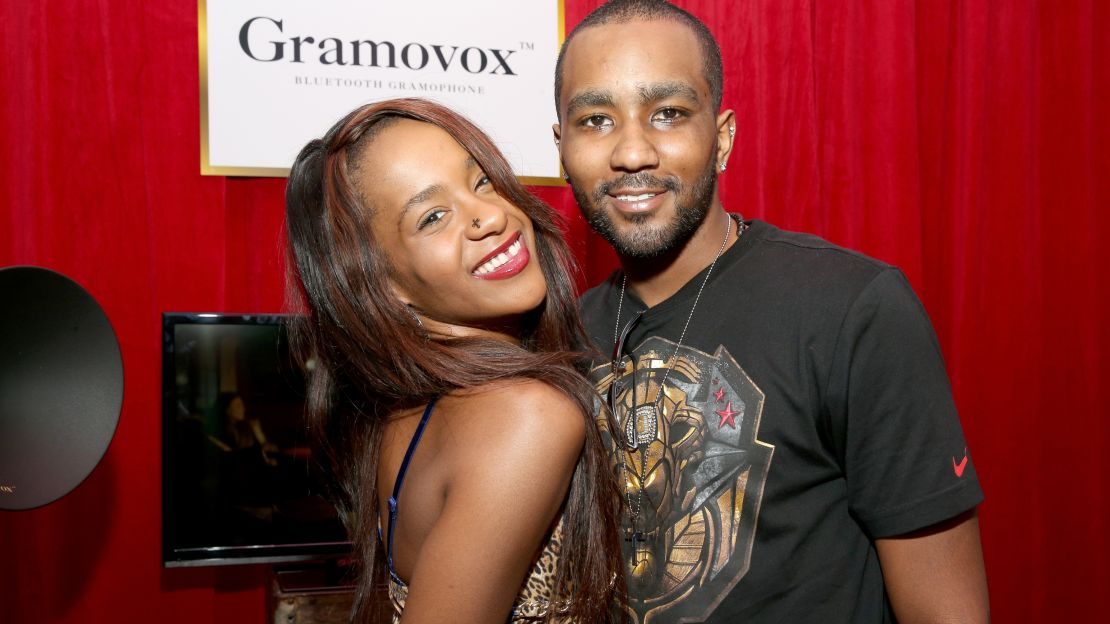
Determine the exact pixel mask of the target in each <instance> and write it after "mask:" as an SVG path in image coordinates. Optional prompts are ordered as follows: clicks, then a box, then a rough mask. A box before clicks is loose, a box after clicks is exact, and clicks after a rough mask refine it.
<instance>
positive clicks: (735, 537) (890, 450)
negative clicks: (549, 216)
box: [581, 221, 982, 624]
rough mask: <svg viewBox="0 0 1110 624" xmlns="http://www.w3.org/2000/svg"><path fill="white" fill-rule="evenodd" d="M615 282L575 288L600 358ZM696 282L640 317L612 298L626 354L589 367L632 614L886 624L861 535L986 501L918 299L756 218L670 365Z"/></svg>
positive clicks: (869, 543) (891, 271)
mask: <svg viewBox="0 0 1110 624" xmlns="http://www.w3.org/2000/svg"><path fill="white" fill-rule="evenodd" d="M621 277H622V275H621V273H620V272H619V271H618V272H617V273H614V274H613V276H611V277H610V278H609V279H608V280H607V281H605V282H604V283H602V284H601V285H599V286H597V287H595V288H593V289H591V290H590V291H588V292H587V293H585V294H584V295H583V296H582V299H581V306H582V312H583V316H584V317H585V320H586V326H587V329H588V331H589V334H590V336H591V338H592V340H593V341H594V343H595V345H596V346H597V347H598V349H599V351H601V352H602V353H605V354H608V353H610V352H611V351H612V348H613V345H614V333H615V326H616V324H617V319H616V315H617V307H618V299H619V295H620V286H621ZM703 277H704V271H703V272H702V273H701V274H699V275H697V276H695V277H694V278H693V279H691V280H690V282H689V283H687V284H686V285H685V286H684V287H683V288H682V289H680V290H679V291H678V292H677V293H675V295H673V296H672V297H671V298H669V299H667V300H666V301H663V302H661V303H659V304H658V305H656V306H655V307H653V308H651V309H646V308H645V306H644V304H643V303H642V302H641V301H640V300H639V299H637V298H636V297H635V295H633V294H632V293H631V292H627V293H626V294H625V296H624V302H623V305H622V306H621V307H622V310H621V320H620V324H621V325H622V326H623V325H624V324H625V323H627V322H628V321H629V320H630V319H632V318H633V317H635V316H636V315H637V313H639V312H641V311H644V312H643V316H642V317H641V318H640V319H639V321H638V322H637V323H636V325H635V326H634V327H633V329H632V330H631V332H630V333H629V334H628V338H627V340H626V342H625V350H624V353H625V355H626V357H625V358H624V359H623V360H622V361H621V368H620V370H619V371H618V372H617V373H616V374H614V372H613V368H612V367H611V365H610V363H609V362H599V363H598V365H597V366H596V367H595V368H594V370H593V373H592V377H593V379H594V381H595V383H596V384H597V386H598V389H599V391H600V392H601V393H602V396H603V397H605V396H608V390H609V386H610V383H611V382H612V381H613V380H614V379H616V380H617V384H616V386H615V388H614V392H613V395H612V396H613V399H612V400H613V402H614V404H615V405H616V406H617V407H616V413H617V416H618V419H619V426H620V428H621V432H620V433H618V434H617V435H615V436H614V435H611V434H609V435H607V440H608V442H609V444H610V447H611V451H612V457H613V458H614V470H616V471H617V473H618V475H619V476H620V477H621V482H622V483H625V484H626V488H625V492H626V501H625V503H626V504H625V512H626V513H625V515H626V516H632V515H635V516H636V519H637V520H636V523H635V527H633V526H632V523H631V521H630V520H629V519H628V518H626V522H625V525H626V540H625V542H624V543H625V547H626V553H625V554H626V558H628V560H629V561H633V560H634V563H635V565H636V567H635V568H634V569H631V568H630V569H629V571H628V580H629V593H630V596H631V598H632V608H633V610H634V611H635V612H636V618H635V619H634V621H637V622H657V623H666V622H790V623H799V622H820V623H822V624H825V623H830V622H853V623H854V622H886V621H891V620H892V619H893V616H892V614H891V611H890V605H889V601H888V600H887V598H886V593H885V590H884V587H883V579H882V572H881V570H880V568H879V561H878V557H877V554H876V551H875V547H874V539H875V538H882V537H890V536H895V535H900V534H904V533H908V532H910V531H914V530H916V529H920V528H924V527H926V526H929V525H932V524H935V523H937V522H940V521H943V520H946V519H949V518H952V517H954V516H957V515H959V514H960V513H962V512H964V511H967V510H969V509H971V508H973V507H974V506H975V505H976V504H978V503H979V501H980V500H981V499H982V492H981V490H980V488H979V484H978V480H977V478H976V475H975V468H974V466H973V465H972V464H971V462H970V459H968V454H967V447H966V443H965V442H964V437H963V433H962V431H961V428H960V423H959V418H958V416H957V414H956V410H955V407H954V405H953V401H952V396H951V390H950V388H949V384H948V379H947V375H946V373H945V369H944V363H943V361H942V359H941V354H940V349H939V346H938V344H937V341H936V337H935V335H934V334H933V330H932V326H931V325H930V323H929V320H928V318H927V316H926V314H925V311H924V309H923V308H922V306H921V304H920V302H919V301H918V299H917V297H916V296H915V295H914V294H913V291H912V290H911V288H910V286H909V284H908V283H907V281H906V279H905V277H904V276H903V275H902V273H901V272H900V271H898V270H897V269H896V268H894V267H891V266H889V265H886V264H883V263H881V262H879V261H876V260H873V259H870V258H867V257H865V256H863V255H861V254H858V253H855V252H852V251H848V250H846V249H843V248H840V247H837V246H835V245H832V244H830V243H828V242H826V241H824V240H821V239H819V238H817V237H814V236H809V235H804V234H797V233H792V232H786V231H783V230H780V229H778V228H776V227H774V226H772V225H769V224H767V223H764V222H760V221H753V222H752V223H751V227H750V228H749V229H748V230H747V231H746V232H745V233H744V234H743V235H742V236H741V238H740V240H739V241H737V242H736V243H735V244H734V245H733V246H732V247H731V248H729V249H728V250H727V251H726V252H725V253H724V254H723V255H722V256H721V258H720V259H719V261H718V262H717V265H716V267H715V268H714V269H713V273H712V275H711V277H710V279H709V281H708V283H707V284H706V287H705V290H704V292H703V293H702V295H701V298H700V301H699V303H698V305H697V309H696V310H695V312H694V314H693V317H692V319H691V320H690V323H689V329H688V330H687V333H686V336H685V339H684V340H683V342H682V345H681V348H679V349H678V352H677V360H676V361H675V364H674V366H673V368H672V370H671V372H670V373H669V374H668V373H667V372H666V371H667V369H668V368H669V367H670V364H671V361H672V358H673V357H674V355H675V349H676V343H677V341H678V339H679V335H680V333H681V332H682V327H683V325H684V324H685V323H686V320H687V316H688V315H689V313H690V309H691V306H692V304H693V303H694V299H695V296H696V295H697V292H698V288H699V286H700V285H701V283H702V279H703ZM628 354H634V356H635V362H636V363H637V364H636V367H635V372H634V373H633V370H632V365H631V359H630V358H629V357H627V356H628ZM664 379H665V384H664V387H665V392H664V396H663V397H662V398H661V399H660V398H659V384H660V383H661V382H663V381H664ZM653 404H657V405H658V406H659V408H661V413H659V414H658V415H657V413H656V410H654V409H652V405H653ZM636 408H639V409H636ZM630 414H635V415H636V418H635V419H630V418H629V415H630ZM599 422H602V426H603V428H604V429H606V431H608V428H607V427H605V425H604V422H603V421H601V420H599ZM626 439H628V440H634V439H639V441H640V442H641V444H644V445H646V448H647V453H646V454H645V453H640V452H631V453H629V452H618V451H617V449H618V444H619V443H620V442H619V441H620V440H626ZM622 457H623V461H621V459H620V458H622ZM641 483H644V484H645V485H644V487H643V488H641V487H640V484H641ZM634 532H635V533H638V534H639V537H642V538H643V539H633V538H632V535H633V533H634ZM634 550H635V552H634Z"/></svg>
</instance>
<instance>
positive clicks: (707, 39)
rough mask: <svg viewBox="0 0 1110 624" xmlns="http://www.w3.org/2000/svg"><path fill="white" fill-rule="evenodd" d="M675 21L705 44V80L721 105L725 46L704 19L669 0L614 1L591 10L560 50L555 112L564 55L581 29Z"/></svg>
mask: <svg viewBox="0 0 1110 624" xmlns="http://www.w3.org/2000/svg"><path fill="white" fill-rule="evenodd" d="M652 20H671V21H675V22H678V23H680V24H685V25H686V26H689V27H690V30H692V31H694V35H695V36H696V37H697V38H698V43H700V44H701V56H702V68H703V70H704V71H705V80H706V82H708V83H709V94H710V95H711V96H712V97H713V106H714V108H720V107H721V92H722V90H723V88H724V71H723V69H722V68H721V48H720V47H719V46H718V45H717V40H716V39H714V38H713V33H712V32H710V31H709V27H708V26H706V25H705V24H704V23H703V22H702V21H701V20H699V19H698V18H696V17H694V16H693V15H691V14H690V13H688V12H687V11H685V10H683V9H680V8H678V7H676V6H675V5H673V4H671V3H670V2H667V1H666V0H610V1H609V2H606V3H605V4H603V5H601V6H599V7H598V8H596V9H594V10H593V11H592V12H590V14H589V15H587V16H586V18H585V19H583V20H582V21H581V22H578V25H577V26H575V27H574V30H572V31H570V34H569V35H567V38H566V40H565V41H563V46H562V47H561V48H560V49H559V60H558V61H556V63H555V113H556V115H560V114H561V113H560V112H559V96H560V95H561V94H562V91H563V57H564V56H566V53H567V48H568V47H569V46H570V42H571V41H573V40H574V37H575V35H577V34H578V33H579V32H580V31H582V30H585V29H587V28H590V27H591V26H602V25H605V24H624V23H627V22H636V21H652Z"/></svg>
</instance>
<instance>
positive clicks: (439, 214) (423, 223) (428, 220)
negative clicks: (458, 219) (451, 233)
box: [416, 208, 447, 230]
mask: <svg viewBox="0 0 1110 624" xmlns="http://www.w3.org/2000/svg"><path fill="white" fill-rule="evenodd" d="M445 214H447V211H446V210H444V209H443V208H436V209H435V210H432V211H431V212H429V213H428V214H426V215H424V217H423V218H421V219H420V222H419V223H417V224H416V229H418V230H423V229H424V228H426V227H428V226H429V225H435V224H436V223H439V221H440V220H442V219H443V216H444V215H445Z"/></svg>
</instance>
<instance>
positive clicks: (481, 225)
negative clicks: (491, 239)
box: [464, 196, 508, 240]
mask: <svg viewBox="0 0 1110 624" xmlns="http://www.w3.org/2000/svg"><path fill="white" fill-rule="evenodd" d="M495 197H496V199H495V200H489V199H486V198H480V197H475V198H472V199H470V200H469V201H468V202H467V206H466V209H465V214H464V219H465V220H466V221H465V224H464V225H465V228H466V233H467V236H468V237H469V238H471V239H474V240H478V239H482V238H485V237H486V236H489V235H491V234H500V233H501V232H503V231H505V227H506V224H507V223H508V214H507V212H508V211H507V207H506V206H505V202H504V200H502V199H501V198H500V197H499V196H495Z"/></svg>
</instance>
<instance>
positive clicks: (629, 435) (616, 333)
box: [613, 216, 746, 545]
mask: <svg viewBox="0 0 1110 624" xmlns="http://www.w3.org/2000/svg"><path fill="white" fill-rule="evenodd" d="M738 223H739V225H738V226H737V228H736V236H737V238H739V237H740V235H742V234H743V233H744V230H745V228H746V225H745V224H744V221H743V218H742V217H741V218H740V219H739V221H738ZM731 235H732V217H731V216H729V217H728V224H727V225H726V226H725V238H724V240H723V241H721V246H720V248H719V249H717V255H715V256H713V262H711V263H710V264H709V270H707V271H706V272H705V277H704V278H702V280H701V285H700V286H699V287H698V293H697V295H695V296H694V304H693V305H692V306H690V313H689V314H688V315H686V323H684V324H683V326H682V332H681V333H680V334H679V336H678V343H677V344H675V348H674V353H672V354H671V359H670V362H669V363H668V364H667V370H666V372H664V373H663V379H662V380H661V381H660V382H659V393H658V394H657V395H656V397H655V400H654V401H652V404H651V406H650V407H648V406H643V407H639V408H638V407H636V406H635V405H633V412H632V414H630V415H629V416H628V423H627V424H626V425H625V427H624V431H623V432H622V433H621V434H620V435H619V436H617V435H615V436H614V437H619V439H621V440H622V442H621V446H622V447H623V448H621V449H620V451H619V452H620V457H621V471H622V473H623V474H624V482H625V486H624V488H622V489H623V490H624V497H625V500H626V501H627V503H628V516H629V519H630V520H631V523H632V535H631V537H630V538H628V539H629V540H630V541H632V542H633V545H635V542H637V541H639V542H644V541H647V539H646V538H645V537H644V533H643V532H641V531H637V530H636V524H637V520H638V518H639V515H640V510H641V509H642V508H643V499H644V480H645V479H647V445H648V444H649V443H650V442H651V440H653V439H654V437H655V434H654V431H655V430H656V429H657V428H658V422H659V410H660V409H661V407H662V404H663V397H664V395H665V390H666V384H667V380H668V379H670V376H671V371H672V370H674V367H675V364H676V363H677V362H678V352H679V350H681V349H682V342H683V341H684V340H685V339H686V330H687V329H689V327H690V320H691V319H693V318H694V310H696V309H697V308H698V302H699V301H701V295H702V292H703V291H704V290H705V285H706V284H707V283H709V276H710V275H712V274H713V269H714V267H716V266H717V260H719V259H720V258H721V254H723V253H724V252H725V247H726V246H728V239H729V236H731ZM627 285H628V275H627V274H625V275H624V276H623V277H622V279H621V294H620V298H619V299H618V300H617V322H616V326H615V327H614V328H613V344H614V345H616V344H617V343H618V341H619V340H620V327H621V309H622V308H623V307H624V293H625V288H626V287H627ZM616 356H617V357H618V358H620V357H622V355H621V354H620V353H617V354H616ZM631 364H632V377H633V379H632V384H633V392H635V384H636V378H635V377H636V361H635V359H632V361H631ZM614 368H616V367H615V366H614ZM613 383H616V379H614V380H613ZM634 403H635V401H634ZM643 408H647V410H644V417H645V419H646V420H647V421H648V422H647V425H646V426H645V427H644V431H643V432H641V431H640V420H641V419H640V412H641V410H642V409H643ZM647 411H650V412H651V413H650V414H648V413H647ZM649 432H651V433H649ZM614 433H615V432H614ZM641 447H643V448H641ZM633 449H635V450H636V451H638V452H639V453H640V471H639V474H638V475H637V476H638V477H639V486H638V487H637V492H636V504H635V506H633V504H632V497H631V496H630V495H629V494H628V481H629V476H630V475H629V469H628V461H627V459H626V457H625V455H626V454H627V451H629V450H633Z"/></svg>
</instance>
